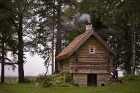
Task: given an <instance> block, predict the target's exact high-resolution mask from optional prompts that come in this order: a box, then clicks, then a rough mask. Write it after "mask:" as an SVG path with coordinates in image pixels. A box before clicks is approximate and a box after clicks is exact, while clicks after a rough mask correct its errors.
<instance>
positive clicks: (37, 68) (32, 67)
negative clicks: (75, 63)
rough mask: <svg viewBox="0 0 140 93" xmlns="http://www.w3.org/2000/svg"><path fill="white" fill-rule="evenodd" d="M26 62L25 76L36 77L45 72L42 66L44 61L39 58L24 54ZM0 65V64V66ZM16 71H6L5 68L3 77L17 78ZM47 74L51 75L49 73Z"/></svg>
mask: <svg viewBox="0 0 140 93" xmlns="http://www.w3.org/2000/svg"><path fill="white" fill-rule="evenodd" d="M26 57H27V59H26V60H27V62H26V63H25V64H24V74H25V76H37V75H39V74H44V73H45V71H46V68H45V66H44V61H43V59H42V58H40V57H39V56H37V55H35V56H33V57H32V56H30V55H29V53H26ZM0 65H1V64H0ZM17 69H18V68H16V70H15V71H12V70H11V69H10V70H8V69H7V67H6V69H5V76H18V72H17ZM0 72H1V66H0ZM49 74H51V73H50V72H49Z"/></svg>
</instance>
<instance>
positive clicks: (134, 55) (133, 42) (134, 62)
mask: <svg viewBox="0 0 140 93" xmlns="http://www.w3.org/2000/svg"><path fill="white" fill-rule="evenodd" d="M132 3H133V4H132V5H133V7H134V8H133V9H132V11H133V17H134V18H135V20H134V22H133V28H132V30H133V32H132V74H134V75H135V69H136V67H135V65H136V24H135V23H136V21H137V20H136V6H135V5H136V1H135V0H133V1H132Z"/></svg>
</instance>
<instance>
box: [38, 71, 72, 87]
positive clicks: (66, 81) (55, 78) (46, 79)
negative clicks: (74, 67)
mask: <svg viewBox="0 0 140 93" xmlns="http://www.w3.org/2000/svg"><path fill="white" fill-rule="evenodd" d="M36 82H38V83H39V86H42V87H56V86H57V87H59V86H65V87H66V86H67V87H70V86H72V83H73V82H72V75H71V74H70V73H63V74H53V75H49V76H43V75H39V76H38V77H37V79H36Z"/></svg>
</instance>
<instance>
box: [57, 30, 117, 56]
mask: <svg viewBox="0 0 140 93" xmlns="http://www.w3.org/2000/svg"><path fill="white" fill-rule="evenodd" d="M91 35H93V36H94V37H95V38H96V39H97V40H98V41H99V42H100V43H101V44H102V45H103V46H104V47H105V48H106V49H107V50H108V51H110V52H111V53H112V54H113V55H116V53H115V51H114V50H112V49H111V47H110V46H109V45H108V44H107V43H106V42H105V41H104V40H103V39H102V38H101V37H100V36H99V35H98V34H97V33H96V32H95V31H93V30H87V31H85V32H84V33H83V34H81V35H79V36H77V37H76V38H75V39H74V40H73V41H72V42H71V43H70V44H69V45H68V46H67V47H66V48H64V49H63V50H62V52H61V53H60V54H59V55H58V56H57V59H63V58H67V57H69V56H71V55H72V54H73V53H74V52H75V51H76V50H77V49H78V48H79V47H80V46H81V45H82V44H83V43H84V42H85V41H86V40H87V39H88V38H89V37H90V36H91Z"/></svg>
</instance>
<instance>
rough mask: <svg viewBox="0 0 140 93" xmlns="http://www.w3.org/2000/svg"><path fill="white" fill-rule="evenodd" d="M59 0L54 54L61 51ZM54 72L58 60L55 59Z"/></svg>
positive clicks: (56, 71)
mask: <svg viewBox="0 0 140 93" xmlns="http://www.w3.org/2000/svg"><path fill="white" fill-rule="evenodd" d="M61 3H62V1H61V0H58V7H57V35H56V56H57V55H58V54H59V53H60V52H61V29H60V26H61V21H60V20H61V18H60V17H61ZM55 73H58V60H56V59H55Z"/></svg>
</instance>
